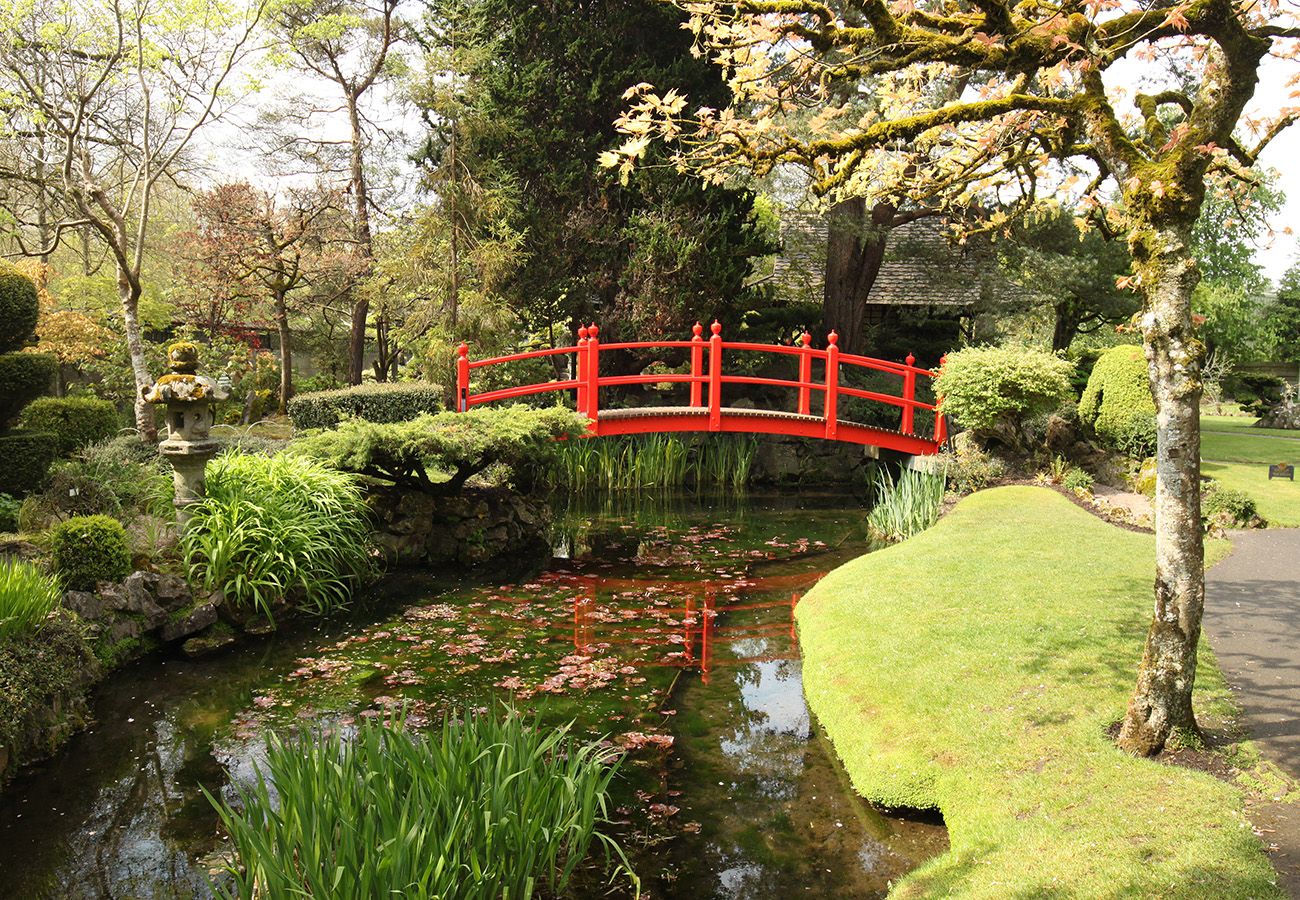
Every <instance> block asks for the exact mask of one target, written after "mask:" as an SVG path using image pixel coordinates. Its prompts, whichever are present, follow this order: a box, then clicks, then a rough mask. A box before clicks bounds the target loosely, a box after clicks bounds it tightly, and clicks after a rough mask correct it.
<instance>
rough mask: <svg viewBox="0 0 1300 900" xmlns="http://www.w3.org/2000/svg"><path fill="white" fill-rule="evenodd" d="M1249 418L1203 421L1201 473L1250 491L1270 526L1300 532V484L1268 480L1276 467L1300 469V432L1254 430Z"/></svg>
mask: <svg viewBox="0 0 1300 900" xmlns="http://www.w3.org/2000/svg"><path fill="white" fill-rule="evenodd" d="M1255 421H1256V420H1255V419H1253V418H1249V417H1246V416H1207V415H1202V416H1201V459H1202V462H1201V472H1202V473H1203V474H1205V475H1208V476H1210V477H1211V478H1214V479H1216V480H1218V481H1219V482H1220V483H1221V484H1222V485H1223V486H1224V487H1228V488H1234V489H1236V490H1240V491H1245V492H1246V493H1247V494H1249V495H1250V496H1251V497H1252V498H1254V500H1255V505H1256V506H1257V507H1258V508H1259V514H1260V515H1261V516H1263V517H1264V518H1265V519H1267V520H1268V523H1269V524H1270V525H1280V526H1284V527H1288V528H1296V527H1300V482H1291V481H1278V480H1277V479H1274V480H1273V481H1269V480H1268V466H1269V465H1270V464H1271V463H1283V462H1284V463H1290V464H1292V465H1294V466H1296V468H1297V469H1300V432H1295V431H1285V430H1282V429H1277V428H1254V427H1252V426H1253V424H1254V422H1255Z"/></svg>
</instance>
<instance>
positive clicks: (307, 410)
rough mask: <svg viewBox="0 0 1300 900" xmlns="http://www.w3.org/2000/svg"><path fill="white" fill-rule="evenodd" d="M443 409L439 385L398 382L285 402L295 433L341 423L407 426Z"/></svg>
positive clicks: (359, 386)
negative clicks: (363, 421)
mask: <svg viewBox="0 0 1300 900" xmlns="http://www.w3.org/2000/svg"><path fill="white" fill-rule="evenodd" d="M443 408H444V403H443V388H442V386H441V385H437V384H429V383H427V382H415V381H402V382H393V383H388V384H359V385H357V386H355V387H347V388H339V389H338V390H334V391H316V392H314V393H310V394H299V395H297V396H296V397H294V398H293V399H292V400H290V401H289V418H291V419H292V420H293V427H294V428H298V429H307V428H333V427H334V426H336V425H338V424H339V422H341V421H342V420H344V419H363V420H365V421H367V422H380V423H387V422H407V421H410V420H411V419H414V418H415V417H417V416H420V415H423V414H424V413H436V412H441V411H442V410H443Z"/></svg>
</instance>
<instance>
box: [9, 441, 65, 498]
mask: <svg viewBox="0 0 1300 900" xmlns="http://www.w3.org/2000/svg"><path fill="white" fill-rule="evenodd" d="M58 455H59V448H58V442H57V440H56V439H55V437H54V435H52V434H44V433H42V432H39V431H11V432H8V433H7V434H4V433H0V460H4V464H3V465H0V493H5V494H13V495H14V496H15V497H21V496H24V495H26V494H30V493H32V492H34V491H39V490H40V489H41V488H42V487H44V485H45V482H46V479H47V477H48V475H49V471H50V464H51V463H53V462H54V460H55V459H57V458H58Z"/></svg>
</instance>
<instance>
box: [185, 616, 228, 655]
mask: <svg viewBox="0 0 1300 900" xmlns="http://www.w3.org/2000/svg"><path fill="white" fill-rule="evenodd" d="M234 642H235V633H234V632H233V631H231V630H230V628H229V626H225V625H223V624H221V623H218V624H216V625H213V626H212V627H210V628H208V630H207V631H205V632H203V633H202V634H198V635H195V636H194V637H192V638H190V639H189V640H187V641H186V642H185V643H183V644H181V652H182V653H184V654H185V655H186V656H188V657H190V658H191V659H197V658H198V657H200V656H207V655H208V654H210V653H215V652H217V651H218V650H222V649H224V648H226V647H229V646H230V645H231V644H233V643H234Z"/></svg>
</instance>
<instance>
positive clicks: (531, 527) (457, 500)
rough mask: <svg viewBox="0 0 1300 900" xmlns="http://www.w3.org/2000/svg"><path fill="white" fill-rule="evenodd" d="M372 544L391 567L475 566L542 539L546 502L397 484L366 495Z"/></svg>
mask: <svg viewBox="0 0 1300 900" xmlns="http://www.w3.org/2000/svg"><path fill="white" fill-rule="evenodd" d="M370 502H371V505H372V508H373V509H374V510H375V519H376V521H378V522H380V523H382V524H381V525H380V527H379V529H378V531H377V534H376V535H375V542H376V544H378V546H379V548H380V549H381V551H382V552H383V554H384V559H385V560H386V561H387V562H388V563H389V564H390V565H439V564H446V563H458V564H462V565H478V564H481V563H486V562H488V561H490V560H493V559H497V558H500V557H503V556H507V555H511V554H517V553H521V552H524V551H525V550H527V549H529V548H530V547H531V546H533V545H536V544H538V543H539V541H541V540H542V538H543V536H544V535H545V532H546V527H547V525H548V524H549V521H550V510H549V508H548V507H546V506H545V505H543V504H541V503H539V502H536V501H534V500H531V499H529V498H528V497H524V496H522V495H520V494H517V493H514V492H512V491H507V490H502V489H475V488H466V489H465V490H464V491H462V492H461V493H458V494H449V495H447V496H441V495H437V494H424V493H420V492H414V491H409V490H402V489H400V488H396V487H390V488H378V489H376V490H375V491H374V492H373V493H372V494H371V497H370Z"/></svg>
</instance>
